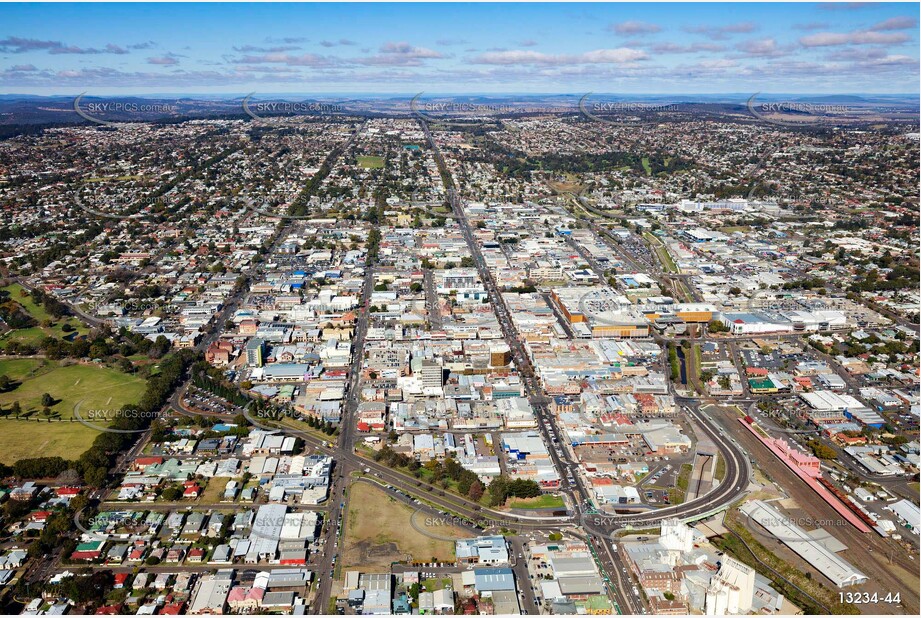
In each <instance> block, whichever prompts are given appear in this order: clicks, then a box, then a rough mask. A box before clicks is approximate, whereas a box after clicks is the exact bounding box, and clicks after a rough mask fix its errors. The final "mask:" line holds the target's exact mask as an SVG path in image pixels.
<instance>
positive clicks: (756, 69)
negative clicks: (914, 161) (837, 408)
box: [0, 2, 919, 94]
mask: <svg viewBox="0 0 921 618" xmlns="http://www.w3.org/2000/svg"><path fill="white" fill-rule="evenodd" d="M918 45H919V28H918V5H917V4H916V3H904V4H900V3H886V4H875V3H826V4H821V3H816V4H801V3H785V4H781V3H765V4H753V3H741V2H740V3H713V4H704V3H680V4H679V3H676V4H664V3H661V4H642V5H641V4H629V3H612V4H458V5H452V4H399V5H398V4H317V5H292V4H273V5H266V4H262V5H260V4H195V5H188V4H187V5H177V4H161V5H142V4H141V5H139V4H115V5H113V4H95V5H75V4H33V5H27V4H2V5H0V93H33V94H73V93H76V92H83V91H86V92H88V93H92V94H111V93H117V94H128V93H136V94H152V93H190V94H206V93H247V92H251V91H257V92H261V93H284V92H289V93H317V94H320V93H330V94H339V93H411V92H419V91H426V92H427V93H513V92H514V93H553V92H559V93H578V92H587V91H594V92H608V93H688V94H694V93H740V92H755V91H761V92H777V93H780V92H783V93H917V92H918V91H919V70H918V69H919V60H918Z"/></svg>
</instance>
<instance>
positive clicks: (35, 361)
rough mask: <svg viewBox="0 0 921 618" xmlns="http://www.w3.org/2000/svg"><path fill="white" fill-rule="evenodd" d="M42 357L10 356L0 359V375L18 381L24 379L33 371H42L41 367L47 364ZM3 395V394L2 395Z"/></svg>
mask: <svg viewBox="0 0 921 618" xmlns="http://www.w3.org/2000/svg"><path fill="white" fill-rule="evenodd" d="M48 362H49V361H46V360H44V359H41V358H9V359H5V360H0V375H5V376H7V377H8V378H10V379H11V380H14V381H16V382H19V381H22V380H24V379H26V378H27V377H29V376H30V375H31V374H32V373H34V372H37V371H41V370H42V369H41V367H42V366H43V365H45V364H47V363H48ZM0 397H2V395H0Z"/></svg>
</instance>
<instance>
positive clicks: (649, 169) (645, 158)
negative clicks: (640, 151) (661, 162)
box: [642, 157, 652, 176]
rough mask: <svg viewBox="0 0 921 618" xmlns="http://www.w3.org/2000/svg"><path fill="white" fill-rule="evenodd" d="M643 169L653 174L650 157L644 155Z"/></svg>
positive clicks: (648, 173)
mask: <svg viewBox="0 0 921 618" xmlns="http://www.w3.org/2000/svg"><path fill="white" fill-rule="evenodd" d="M642 164H643V170H644V171H645V172H646V175H647V176H650V175H652V167H651V166H650V165H649V157H643V160H642Z"/></svg>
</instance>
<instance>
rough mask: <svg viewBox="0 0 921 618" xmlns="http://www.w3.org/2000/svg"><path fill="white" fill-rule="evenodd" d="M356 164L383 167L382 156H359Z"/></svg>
mask: <svg viewBox="0 0 921 618" xmlns="http://www.w3.org/2000/svg"><path fill="white" fill-rule="evenodd" d="M356 158H357V160H358V166H359V167H363V168H365V169H372V170H379V169H381V168H382V167H384V157H370V156H359V157H356Z"/></svg>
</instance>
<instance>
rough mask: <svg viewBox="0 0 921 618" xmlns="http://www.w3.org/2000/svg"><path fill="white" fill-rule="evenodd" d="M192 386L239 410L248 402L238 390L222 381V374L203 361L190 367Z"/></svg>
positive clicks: (248, 399) (247, 398)
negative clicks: (237, 407) (227, 402)
mask: <svg viewBox="0 0 921 618" xmlns="http://www.w3.org/2000/svg"><path fill="white" fill-rule="evenodd" d="M192 384H193V385H194V386H197V387H198V388H200V389H202V390H204V391H208V392H209V393H212V394H214V395H217V396H218V397H220V398H221V399H224V400H226V401H229V402H230V403H232V404H234V405H236V406H239V407H241V408H242V407H245V406H246V405H247V404H249V402H250V398H249V397H247V396H246V395H244V394H243V393H242V392H240V389H238V388H236V387H235V386H233V385H231V384H230V383H228V382H227V381H225V380H224V373H223V372H222V371H221V370H220V369H218V368H217V367H214V366H212V365H211V364H209V363H206V362H204V361H201V362H197V363H195V365H194V366H193V367H192Z"/></svg>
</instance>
